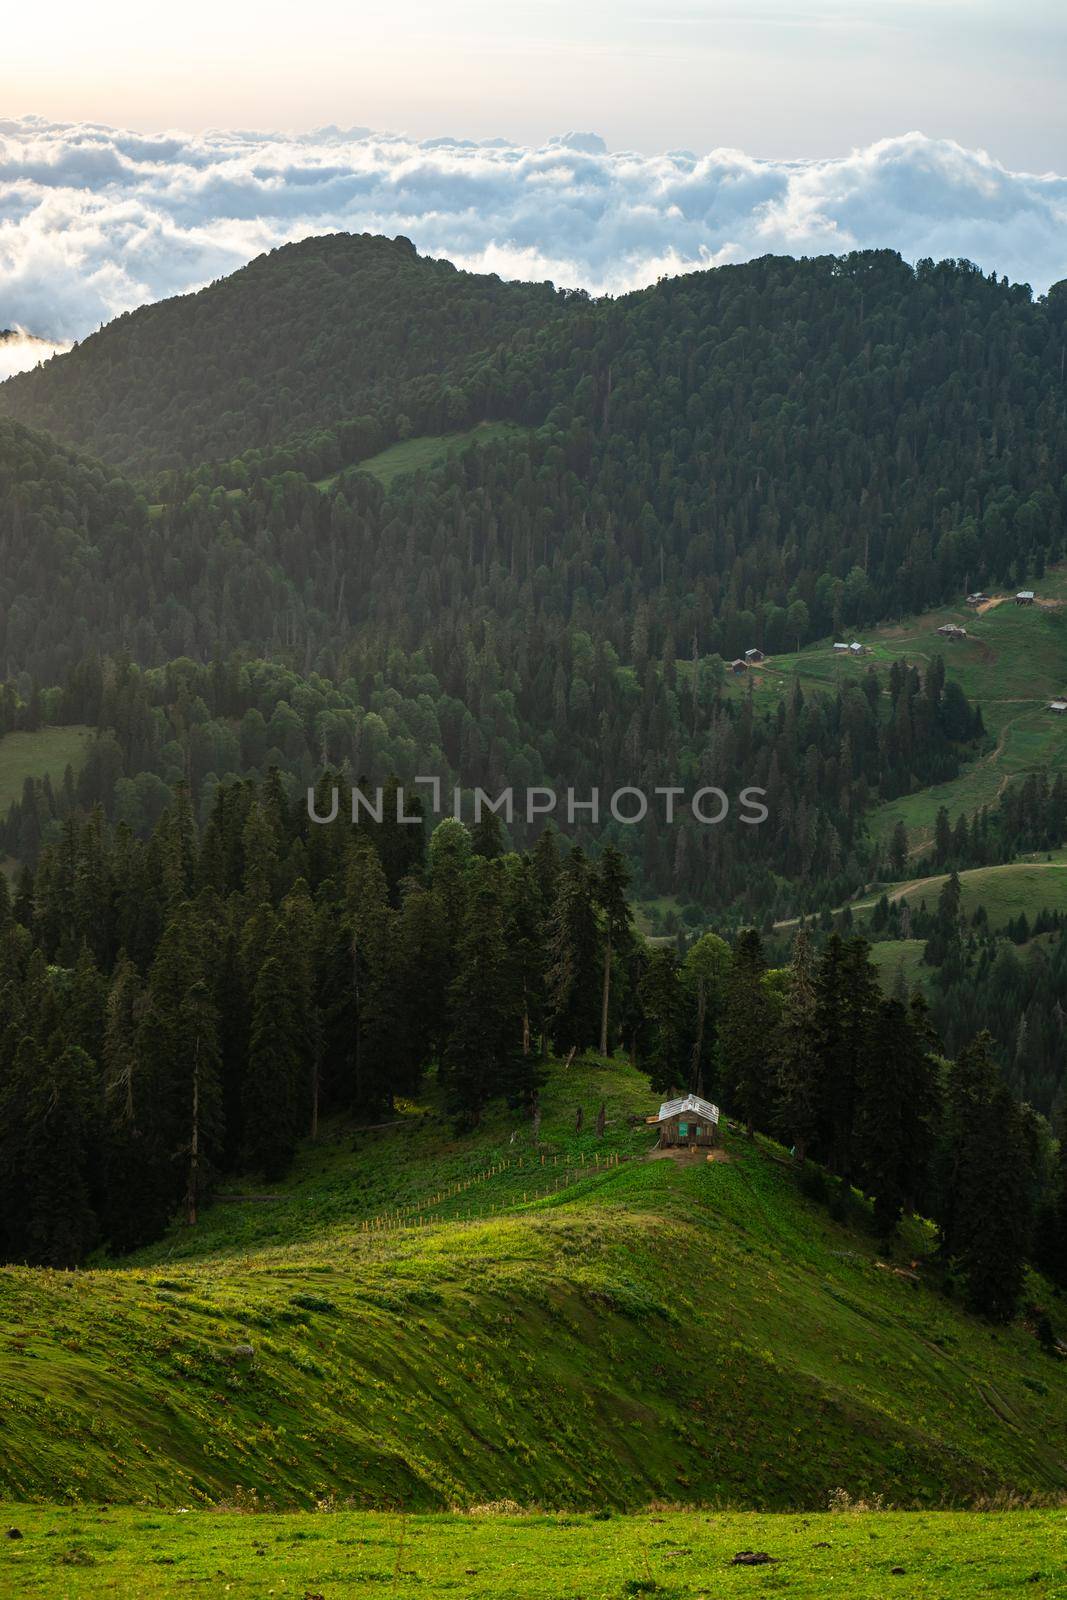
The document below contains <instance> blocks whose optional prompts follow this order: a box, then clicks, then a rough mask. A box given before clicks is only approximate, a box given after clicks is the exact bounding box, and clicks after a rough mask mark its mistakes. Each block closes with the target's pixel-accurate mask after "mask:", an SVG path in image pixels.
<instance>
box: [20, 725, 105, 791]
mask: <svg viewBox="0 0 1067 1600" xmlns="http://www.w3.org/2000/svg"><path fill="white" fill-rule="evenodd" d="M88 733H89V729H88V728H83V727H79V726H78V725H76V724H75V725H72V726H70V727H63V728H41V729H39V730H38V731H37V732H36V733H8V734H5V735H4V737H3V738H2V739H0V813H3V812H6V811H7V808H8V806H9V805H11V803H12V801H14V800H19V799H21V797H22V785H23V783H24V782H25V781H26V779H27V778H43V777H44V776H45V775H46V774H47V775H48V776H49V777H50V778H51V780H52V783H53V784H56V785H58V784H60V783H62V781H63V773H64V772H65V770H66V768H67V766H68V765H69V766H71V767H73V768H74V771H75V772H76V773H77V772H79V771H80V770H81V767H82V764H83V762H84V760H85V740H86V736H87V735H88Z"/></svg>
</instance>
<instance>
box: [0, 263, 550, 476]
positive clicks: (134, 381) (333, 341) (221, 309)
mask: <svg viewBox="0 0 1067 1600" xmlns="http://www.w3.org/2000/svg"><path fill="white" fill-rule="evenodd" d="M570 298H571V297H570V296H568V295H567V294H566V293H565V292H562V291H557V290H555V289H553V287H552V286H551V285H550V284H547V283H543V284H520V283H503V282H502V281H501V280H500V279H499V278H497V277H495V276H491V275H484V274H482V275H478V274H474V273H469V272H460V271H457V269H456V268H455V267H454V266H453V265H452V264H451V262H448V261H439V260H433V259H431V258H429V257H426V256H419V255H417V254H416V252H415V250H414V248H413V246H412V245H411V244H410V242H409V241H408V240H406V239H384V238H381V237H377V236H373V235H370V234H362V235H358V234H357V235H349V234H343V233H341V234H329V235H326V236H324V237H321V238H312V239H305V240H302V241H301V242H300V243H298V244H290V245H282V246H280V247H279V248H278V249H277V250H274V251H271V252H270V253H269V254H268V255H265V256H260V257H258V258H257V259H256V260H254V261H252V262H251V263H250V264H249V265H248V266H247V267H243V268H242V269H240V270H239V271H238V272H235V273H234V274H232V275H231V276H229V277H226V278H222V279H219V280H218V281H217V282H215V283H213V284H211V285H210V286H209V287H208V288H206V289H203V290H201V291H199V292H198V293H196V294H189V295H181V296H178V297H176V298H175V299H171V300H164V301H159V302H156V303H155V304H152V305H147V306H142V307H140V308H139V309H138V310H136V311H133V312H128V313H125V314H124V315H122V316H120V317H118V318H116V320H115V321H114V322H111V323H109V324H108V325H107V326H106V327H105V328H103V329H102V330H101V331H99V332H98V333H96V334H93V335H91V336H90V337H89V338H87V339H85V340H83V341H82V342H81V343H80V344H79V345H77V346H76V347H75V348H74V349H73V350H72V351H71V352H70V355H71V357H72V359H71V361H70V363H69V364H68V365H66V366H64V367H63V368H61V369H53V368H52V367H51V366H50V365H49V366H44V367H40V368H38V369H36V370H35V371H32V372H27V373H23V374H20V375H18V376H17V377H16V378H15V379H13V380H12V381H11V386H10V388H9V389H8V390H6V391H4V393H3V394H2V395H0V410H2V411H5V412H8V413H9V414H10V415H13V416H17V417H19V418H20V419H21V420H23V421H25V422H28V423H31V424H32V425H33V426H35V427H42V428H47V429H49V430H50V431H52V432H54V433H56V434H58V435H59V436H60V437H62V438H65V439H68V440H69V441H70V442H71V443H74V444H78V445H80V446H83V447H84V448H86V449H88V450H91V451H92V452H93V453H94V454H96V455H99V456H103V457H104V458H105V459H107V460H111V461H114V462H115V463H116V464H118V465H120V466H123V467H125V468H127V469H129V470H131V471H137V472H148V471H158V470H160V469H163V468H169V467H191V466H196V465H198V464H199V463H200V462H201V461H211V460H219V459H225V458H226V457H228V456H231V455H237V454H240V453H242V452H244V451H246V450H250V449H254V448H261V447H265V446H269V445H278V444H281V443H284V442H285V441H286V440H287V439H288V438H289V437H290V436H292V435H301V434H304V433H305V432H307V431H308V430H314V429H316V428H319V427H321V426H323V425H324V424H328V423H337V422H340V421H342V420H343V419H349V418H357V417H359V416H361V415H362V414H364V413H369V412H373V411H374V410H375V409H376V407H377V406H378V405H380V404H381V403H383V402H389V401H390V400H391V403H392V413H393V414H394V415H395V412H396V405H397V395H398V394H399V393H400V391H401V387H402V385H403V384H404V383H405V382H407V381H409V380H412V379H416V378H421V379H424V380H427V381H428V382H430V383H432V386H433V388H434V390H435V391H436V390H437V389H438V387H439V385H438V383H437V382H436V380H437V379H438V378H439V377H440V375H441V374H442V373H444V372H446V371H447V370H448V369H449V367H450V366H452V365H455V364H463V363H465V362H466V361H467V360H469V358H470V357H471V356H472V355H473V354H474V353H476V352H479V351H483V350H492V349H495V348H496V347H497V346H499V345H501V344H502V343H503V342H505V341H506V340H508V339H509V338H510V337H512V336H513V335H525V336H528V335H529V333H530V332H531V331H533V330H535V329H536V328H538V327H539V326H540V325H541V324H542V323H543V322H544V321H545V320H546V319H548V318H550V317H553V316H556V315H559V314H560V312H561V311H562V310H563V309H564V308H565V307H566V306H567V304H568V301H569V300H570ZM443 420H444V421H445V422H446V423H447V422H448V421H449V414H448V410H447V405H446V409H445V413H444V419H443Z"/></svg>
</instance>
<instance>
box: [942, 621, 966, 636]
mask: <svg viewBox="0 0 1067 1600" xmlns="http://www.w3.org/2000/svg"><path fill="white" fill-rule="evenodd" d="M937 631H938V633H939V634H940V635H941V636H942V638H943V639H966V637H967V629H966V628H960V627H958V626H957V624H956V623H955V622H946V623H944V624H943V625H942V626H941V627H940V628H938V630H937Z"/></svg>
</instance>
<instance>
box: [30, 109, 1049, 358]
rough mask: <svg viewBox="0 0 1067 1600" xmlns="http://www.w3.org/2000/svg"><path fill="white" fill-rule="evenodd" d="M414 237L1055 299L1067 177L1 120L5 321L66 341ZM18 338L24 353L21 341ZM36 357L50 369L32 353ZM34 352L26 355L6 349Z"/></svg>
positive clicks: (924, 160) (954, 163)
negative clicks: (900, 261) (838, 273)
mask: <svg viewBox="0 0 1067 1600" xmlns="http://www.w3.org/2000/svg"><path fill="white" fill-rule="evenodd" d="M339 229H341V230H346V231H349V232H373V233H385V234H397V233H403V234H406V235H407V236H408V237H409V238H411V239H412V240H413V241H414V243H415V244H416V246H417V247H418V248H419V250H421V251H423V252H425V253H429V254H432V255H443V256H448V257H449V258H450V259H451V260H453V261H455V262H456V263H457V264H458V265H460V266H465V267H469V268H472V269H475V270H479V271H488V272H497V273H499V274H500V275H501V276H502V277H507V278H532V279H544V278H551V279H553V280H554V281H555V282H557V283H560V284H566V285H580V286H582V287H584V288H587V289H589V290H591V291H592V292H594V293H614V292H619V291H621V290H625V289H632V288H638V287H641V286H642V285H644V284H648V283H651V282H653V281H654V280H655V279H656V278H658V277H661V276H663V275H664V274H668V273H675V272H682V271H688V270H692V269H693V268H696V267H704V266H714V265H718V264H720V263H723V262H732V261H744V260H747V259H749V258H751V257H753V256H757V255H764V254H767V253H768V252H777V253H783V254H790V255H801V254H807V255H810V254H817V253H823V252H834V253H839V252H841V251H846V250H852V249H860V248H867V247H891V248H894V249H898V250H900V251H901V253H902V254H903V255H904V256H905V257H906V258H908V259H909V260H916V259H918V258H919V257H921V256H933V257H935V258H941V257H944V256H966V257H968V258H969V259H971V260H973V261H976V262H978V263H979V265H980V266H982V267H984V268H986V269H990V268H995V269H996V270H997V271H998V272H1002V273H1005V274H1007V276H1008V277H1010V278H1012V279H1015V280H1018V281H1023V282H1028V283H1030V284H1032V285H1033V287H1034V289H1035V291H1036V292H1038V293H1041V292H1043V291H1044V290H1045V289H1047V287H1048V285H1049V284H1050V283H1052V282H1054V281H1056V280H1058V279H1059V278H1062V277H1064V276H1067V176H1064V175H1062V174H1057V173H1045V174H1033V173H1025V172H1012V171H1009V170H1008V169H1007V168H1005V167H1003V166H1001V165H1000V164H998V163H997V162H996V161H994V160H993V159H992V158H991V157H990V156H988V155H987V154H985V153H984V152H983V151H980V150H970V149H965V148H964V147H962V146H961V145H958V144H955V143H953V142H952V141H950V140H943V139H941V140H935V139H928V138H926V137H925V136H924V135H922V134H920V133H910V134H906V135H904V136H902V137H899V138H892V139H883V140H879V141H878V142H877V143H875V144H872V145H869V146H867V147H865V148H863V149H858V150H853V151H852V152H851V153H850V154H849V155H847V156H842V157H840V158H835V159H833V160H814V161H764V160H756V159H754V158H752V157H750V156H747V155H745V154H744V153H743V152H741V151H739V150H728V149H717V150H712V151H710V152H708V153H707V154H706V155H698V154H695V153H694V152H692V151H689V150H673V151H668V152H667V153H665V154H662V155H651V156H650V155H642V154H637V153H633V152H628V151H609V150H608V149H607V147H606V146H605V144H604V141H603V139H601V138H600V137H599V136H598V135H596V134H594V133H581V132H576V133H569V134H563V135H560V136H558V137H557V138H554V139H552V140H549V141H548V142H547V143H546V144H545V145H543V146H542V147H540V148H532V147H527V146H519V145H515V144H512V143H509V142H508V141H506V140H503V139H500V140H491V141H487V142H482V143H472V142H470V141H465V140H459V139H428V140H422V141H415V140H412V139H409V138H405V137H403V136H401V135H392V134H382V133H375V132H372V131H371V130H370V129H367V128H350V129H347V130H342V129H339V128H334V127H331V128H320V129H317V130H315V131H313V132H310V133H306V134H297V135H294V134H284V135H283V134H277V133H257V132H249V131H237V130H232V131H213V132H208V133H206V134H203V135H197V136H193V135H189V134H183V133H167V134H160V135H148V134H139V133H131V132H124V131H122V130H119V129H114V128H109V127H105V126H103V125H101V124H89V123H78V124H74V123H53V122H48V121H45V120H44V119H42V118H38V117H20V118H16V119H13V120H12V119H8V120H4V119H2V118H0V328H5V327H6V328H12V327H18V328H24V329H29V330H31V331H32V332H33V333H36V334H38V335H40V336H42V337H44V338H47V339H49V340H54V341H57V342H62V341H67V340H71V339H76V338H81V337H83V336H84V335H85V334H87V333H89V332H91V331H92V330H93V329H94V328H96V327H97V326H98V325H99V324H100V323H102V322H106V321H108V320H110V319H111V318H112V317H114V316H117V315H118V314H119V313H120V312H122V311H127V310H130V309H132V308H133V307H135V306H138V305H141V304H143V303H144V302H145V301H147V300H156V299H160V298H161V297H163V296H165V295H172V294H178V293H182V292H185V291H187V290H190V289H196V288H199V287H201V286H202V285H203V284H205V283H208V282H210V281H211V280H212V279H213V278H217V277H220V276H222V275H223V274H225V273H228V272H231V271H233V270H234V269H235V268H236V267H238V266H241V265H242V264H243V263H244V262H246V261H248V260H249V259H250V258H251V257H252V256H255V255H257V254H259V253H260V252H261V251H263V250H266V249H269V248H270V247H271V246H273V245H276V244H280V243H283V242H285V241H287V240H291V239H300V238H304V237H306V236H307V235H308V234H312V233H326V232H332V231H336V230H339ZM9 343H10V341H9ZM22 354H23V356H24V358H25V362H26V364H29V363H30V362H31V361H32V360H34V359H36V356H35V354H34V352H33V350H32V347H30V346H25V347H23V349H22ZM3 359H4V361H5V367H4V369H3V370H5V371H6V370H9V364H10V362H11V361H12V360H14V359H15V347H14V346H13V345H12V347H11V351H10V353H9V354H8V355H7V356H6V357H4V358H3Z"/></svg>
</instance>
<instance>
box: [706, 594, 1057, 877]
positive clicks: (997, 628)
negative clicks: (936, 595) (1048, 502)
mask: <svg viewBox="0 0 1067 1600" xmlns="http://www.w3.org/2000/svg"><path fill="white" fill-rule="evenodd" d="M1035 583H1036V587H1037V593H1038V596H1039V600H1040V601H1041V602H1042V603H1041V604H1039V605H1037V606H1034V607H1020V606H1016V605H1014V604H1013V603H1012V601H1011V598H1010V597H1009V596H1005V595H998V596H995V597H994V598H995V599H996V600H997V603H996V604H995V605H993V606H991V607H990V608H989V609H988V610H985V611H984V612H983V613H982V614H981V615H980V616H979V615H976V614H975V613H974V612H973V611H972V610H970V609H969V608H968V607H966V606H964V605H963V604H962V603H961V604H960V605H959V606H956V607H953V606H944V607H941V608H939V609H937V610H933V611H927V612H924V613H923V614H922V616H920V617H916V618H911V619H909V620H908V621H906V622H902V623H893V624H887V625H885V626H883V627H879V628H873V629H868V630H864V631H862V632H861V633H860V635H859V637H860V640H861V642H862V643H863V644H864V645H865V646H866V647H867V654H865V655H863V656H861V657H851V656H845V657H842V656H841V655H839V654H836V653H835V652H834V649H833V644H832V641H830V640H823V641H822V642H821V643H819V644H817V645H812V646H810V647H809V648H808V649H805V650H802V651H800V652H799V654H796V655H789V656H776V657H774V658H772V659H771V660H770V661H768V662H766V663H765V664H764V665H762V666H761V667H760V669H759V671H758V672H757V673H753V674H746V675H745V677H744V679H742V680H740V681H735V682H734V684H733V692H734V693H736V694H741V693H745V692H746V691H747V689H748V686H749V679H750V677H751V678H752V679H753V680H754V682H753V693H754V694H755V696H756V699H757V701H767V700H770V701H772V702H773V701H775V700H778V699H780V698H781V697H782V696H783V695H787V694H788V693H789V692H790V690H791V684H792V681H793V679H794V678H798V679H799V680H800V682H801V684H802V685H803V686H804V687H805V688H810V689H815V688H827V687H833V686H834V685H835V684H836V683H838V682H840V681H842V680H845V679H848V678H855V679H856V680H857V681H858V680H860V679H862V678H863V676H864V675H865V674H866V672H867V670H868V668H869V667H870V666H871V665H872V664H873V665H874V666H875V667H876V668H877V669H878V671H879V672H881V673H885V672H886V671H887V670H888V668H889V667H890V666H891V664H892V662H893V661H894V660H895V659H899V658H902V659H904V660H907V661H909V662H911V663H913V664H914V665H916V666H920V667H921V666H924V665H925V664H926V663H927V662H928V661H929V660H930V658H931V657H932V656H934V655H941V656H943V657H944V660H945V666H946V668H947V671H948V674H949V676H950V677H953V678H956V679H957V680H958V682H959V683H960V685H961V686H962V688H963V689H964V691H965V692H966V694H967V696H968V698H969V699H970V700H971V701H972V702H974V701H976V702H977V703H978V704H980V705H981V707H982V715H983V717H984V719H985V724H986V727H987V729H988V730H989V734H990V749H989V751H988V752H987V753H986V754H985V755H984V756H983V757H982V758H980V759H979V760H978V761H976V762H973V763H971V764H970V765H969V766H968V767H967V768H966V769H965V770H964V771H963V772H962V773H961V774H960V776H959V777H958V778H956V779H955V780H953V782H951V783H944V784H938V785H935V786H933V787H930V788H926V789H922V790H920V791H919V792H917V793H916V794H912V795H906V796H904V797H902V798H900V799H898V800H894V801H891V802H890V803H888V804H886V805H883V806H879V807H878V808H877V809H876V810H875V811H874V812H873V813H872V816H871V819H870V823H871V828H872V830H873V831H874V832H875V833H876V834H878V835H881V836H888V834H889V833H891V832H892V830H893V828H894V827H895V825H896V823H897V822H898V821H903V822H904V824H905V826H906V827H907V829H908V833H909V835H910V837H911V841H912V847H913V850H914V851H916V852H918V851H920V850H922V849H924V848H925V847H926V846H927V845H928V844H929V842H930V840H931V838H932V837H933V825H934V819H935V817H936V816H937V812H938V809H939V807H940V806H942V805H944V806H947V807H948V810H949V812H950V814H951V815H952V816H953V817H955V816H956V815H958V813H959V812H960V811H966V812H968V813H969V812H972V811H975V810H976V809H977V808H978V807H979V806H982V805H988V804H990V803H991V802H992V801H994V800H995V799H996V798H997V795H998V794H999V793H1000V792H1001V790H1002V789H1003V788H1004V786H1005V784H1006V783H1008V782H1009V781H1010V780H1011V779H1013V778H1015V777H1018V776H1020V775H1022V774H1024V773H1026V772H1032V771H1035V770H1036V769H1038V768H1042V767H1043V768H1046V769H1047V770H1049V771H1050V772H1060V771H1067V718H1063V717H1057V716H1055V715H1054V714H1053V713H1052V712H1050V711H1049V710H1048V709H1047V706H1048V702H1049V700H1051V699H1053V698H1055V697H1057V696H1061V695H1067V567H1064V566H1060V567H1057V568H1055V569H1053V570H1050V571H1049V572H1048V573H1047V574H1046V576H1045V577H1044V578H1043V579H1041V580H1040V581H1039V582H1038V581H1037V580H1035ZM948 622H952V623H956V624H958V625H959V626H961V627H965V628H966V629H967V633H968V637H967V638H966V639H965V640H959V641H952V640H948V639H944V638H942V637H941V636H940V635H939V634H938V632H937V630H938V628H939V627H941V626H942V624H944V623H948ZM852 637H854V635H852V634H850V635H849V638H852Z"/></svg>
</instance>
